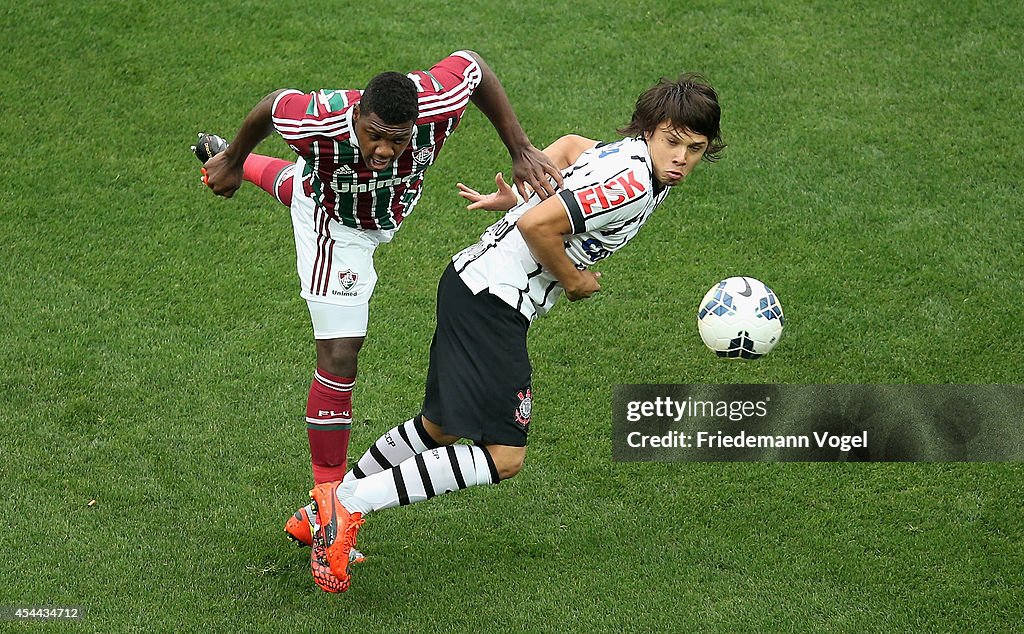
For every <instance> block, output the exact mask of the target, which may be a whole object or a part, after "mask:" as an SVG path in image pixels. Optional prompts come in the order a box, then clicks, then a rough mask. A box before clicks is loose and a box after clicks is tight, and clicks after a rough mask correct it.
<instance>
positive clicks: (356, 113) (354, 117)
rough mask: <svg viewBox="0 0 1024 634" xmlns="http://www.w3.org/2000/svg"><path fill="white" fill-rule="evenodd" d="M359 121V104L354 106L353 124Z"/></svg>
mask: <svg viewBox="0 0 1024 634" xmlns="http://www.w3.org/2000/svg"><path fill="white" fill-rule="evenodd" d="M356 121H359V104H356V105H354V106H352V123H355V122H356Z"/></svg>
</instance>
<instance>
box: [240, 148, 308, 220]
mask: <svg viewBox="0 0 1024 634" xmlns="http://www.w3.org/2000/svg"><path fill="white" fill-rule="evenodd" d="M294 173H295V163H290V162H288V161H285V160H282V159H279V158H274V157H272V156H263V155H262V154H250V155H249V156H248V157H246V159H245V163H244V164H243V165H242V178H244V179H245V180H247V181H249V182H250V183H252V184H254V185H258V186H259V188H260V189H262V190H263V191H265V192H267V193H268V194H270V195H271V196H273V197H274V199H275V200H277V201H278V202H280V203H282V204H283V205H286V206H289V207H290V206H291V204H292V175H293V174H294Z"/></svg>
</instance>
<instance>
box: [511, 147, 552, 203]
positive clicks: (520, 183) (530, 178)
mask: <svg viewBox="0 0 1024 634" xmlns="http://www.w3.org/2000/svg"><path fill="white" fill-rule="evenodd" d="M549 177H550V178H551V179H553V180H554V185H552V184H551V180H548V178H549ZM512 181H513V182H514V183H515V184H516V189H517V190H519V195H520V196H522V197H523V200H526V199H527V198H529V197H530V190H532V191H535V192H537V195H538V196H540V199H541V200H544V199H545V198H548V197H549V196H554V195H555V192H556V191H558V190H559V189H561V187H562V173H561V172H560V171H558V168H557V167H555V164H554V163H552V162H551V159H550V158H548V157H547V155H546V154H544V153H543V152H541V151H540V150H538V149H537V148H535V147H533V146H532V145H528V146H526V148H525V149H524V150H523V151H522V152H521V153H519V155H518V156H513V157H512ZM527 186H529V187H530V189H529V190H528V189H527Z"/></svg>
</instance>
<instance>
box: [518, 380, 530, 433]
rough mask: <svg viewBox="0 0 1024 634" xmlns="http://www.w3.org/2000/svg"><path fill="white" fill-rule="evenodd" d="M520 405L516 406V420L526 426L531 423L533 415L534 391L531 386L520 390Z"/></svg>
mask: <svg viewBox="0 0 1024 634" xmlns="http://www.w3.org/2000/svg"><path fill="white" fill-rule="evenodd" d="M517 396H518V397H519V407H517V408H516V422H517V423H519V424H520V425H522V426H523V427H526V426H527V425H529V424H530V416H531V415H533V392H531V391H530V388H526V390H524V391H522V392H520V393H519V394H518V395H517Z"/></svg>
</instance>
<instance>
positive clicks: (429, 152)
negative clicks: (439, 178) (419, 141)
mask: <svg viewBox="0 0 1024 634" xmlns="http://www.w3.org/2000/svg"><path fill="white" fill-rule="evenodd" d="M432 158H434V146H433V145H428V146H427V147H421V148H420V149H418V150H416V151H415V152H413V153H412V160H413V162H415V163H416V164H417V165H426V164H427V163H429V162H430V159H432Z"/></svg>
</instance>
